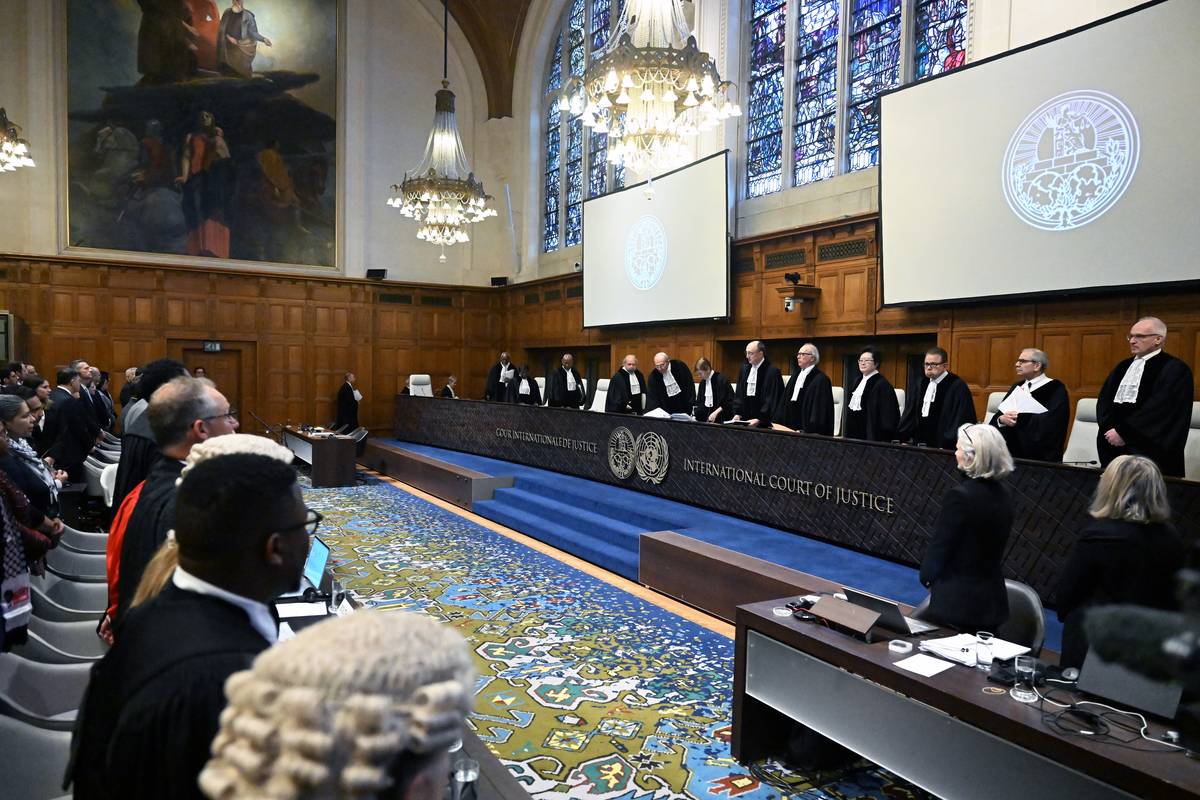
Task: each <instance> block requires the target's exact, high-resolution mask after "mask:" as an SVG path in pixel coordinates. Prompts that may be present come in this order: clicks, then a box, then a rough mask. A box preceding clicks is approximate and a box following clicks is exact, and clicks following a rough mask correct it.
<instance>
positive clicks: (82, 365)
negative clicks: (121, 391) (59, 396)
mask: <svg viewBox="0 0 1200 800" xmlns="http://www.w3.org/2000/svg"><path fill="white" fill-rule="evenodd" d="M68 366H69V367H71V369H74V370H76V371H77V372H78V373H79V391H78V392H77V393H76V396H77V397H78V398H79V401H80V403H81V404H82V405H83V406H84V408H86V409H87V411H88V414H89V415H90V416H91V419H92V420H93V423H94V424H92V425H91V426H89V427H91V428H92V433H93V435H92V441H93V442H94V441H95V440H96V439H97V438H98V437H99V436H100V431H101V430H102V429H103V427H104V420H105V416H106V412H105V411H104V408H103V403H101V402H100V398H98V397H96V391H95V384H96V379H97V378H99V377H100V375H99V373H100V371H99V370H96V371H95V372H93V371H92V370H93V367H92V365H91V364H89V363H88V362H86V361H84V360H83V359H82V358H77V359H75V360H74V361H72V362H71V363H70V364H68Z"/></svg>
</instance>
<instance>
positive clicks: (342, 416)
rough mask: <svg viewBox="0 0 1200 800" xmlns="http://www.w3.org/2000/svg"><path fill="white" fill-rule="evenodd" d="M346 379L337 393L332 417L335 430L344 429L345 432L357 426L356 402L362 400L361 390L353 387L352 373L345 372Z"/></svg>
mask: <svg viewBox="0 0 1200 800" xmlns="http://www.w3.org/2000/svg"><path fill="white" fill-rule="evenodd" d="M345 377H346V380H345V381H344V382H343V383H342V386H341V388H340V389H338V393H337V417H336V418H335V419H334V422H333V427H334V429H335V430H342V429H343V428H345V429H346V432H347V433H349V432H350V431H352V430H354V429H356V428H357V427H358V403H359V401H360V400H362V392H360V391H359V390H358V389H356V388H354V380H355V377H354V373H353V372H347V373H346V376H345Z"/></svg>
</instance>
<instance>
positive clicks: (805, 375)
mask: <svg viewBox="0 0 1200 800" xmlns="http://www.w3.org/2000/svg"><path fill="white" fill-rule="evenodd" d="M815 366H816V364H813V365H812V366H808V367H805V368H804V369H802V370H800V372H799V373H797V374H798V375H799V376H800V377H799V378H797V379H796V386H795V387H794V388H793V389H792V402H795V401H796V397H797V396H798V395H799V394H800V390H801V389H803V388H804V381H806V380H807V379H808V373H810V372H812V371H813V367H815Z"/></svg>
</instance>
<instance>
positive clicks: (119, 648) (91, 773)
mask: <svg viewBox="0 0 1200 800" xmlns="http://www.w3.org/2000/svg"><path fill="white" fill-rule="evenodd" d="M267 646H268V644H267V641H266V640H265V639H264V638H263V637H262V634H260V633H259V632H258V631H257V630H255V629H254V627H253V626H252V625H251V624H250V618H249V616H247V614H246V612H245V610H243V609H241V608H238V607H237V606H235V605H232V604H230V603H227V602H225V601H224V600H221V599H218V598H216V597H210V596H206V595H201V594H197V593H195V592H189V591H184V590H183V589H179V588H177V587H176V586H175V585H174V584H167V586H166V588H164V589H163V591H162V593H161V594H160V595H159V596H158V597H156V598H154V599H153V600H151V601H149V602H147V603H146V604H145V605H142V606H139V607H138V608H135V609H133V610H132V611H131V612H130V613H129V616H128V619H127V620H126V624H125V627H124V629H123V630H122V631H121V637H120V638H119V639H118V640H117V642H116V643H115V644H114V645H113V647H112V649H111V650H110V651H109V652H108V653H107V654H106V655H105V656H104V658H103V659H101V660H100V661H99V662H97V663H96V665H95V666H94V667H92V674H91V682H90V683H89V685H88V689H87V694H86V695H85V696H84V699H83V704H82V706H81V709H80V712H79V717H78V719H77V721H76V724H75V736H74V739H73V741H72V743H71V749H72V757H71V761H72V766H71V774H72V776H73V778H74V781H75V797H76V798H77V800H95V799H96V798H114V799H115V798H121V800H143V798H144V799H145V800H157V798H164V797H170V798H172V800H179V798H197V799H199V798H203V797H204V796H203V795H202V794H201V793H200V788H199V787H198V786H197V784H196V778H197V776H199V774H200V770H201V769H203V767H204V765H205V764H206V763H207V762H208V758H209V752H210V751H209V748H210V747H211V746H212V740H213V737H214V736H216V734H217V729H218V727H219V718H220V714H221V711H222V710H223V709H224V708H225V705H226V699H225V681H226V679H228V678H229V676H230V675H232V674H233V673H235V672H238V671H240V670H244V669H248V668H249V667H250V664H251V662H252V661H253V660H254V657H255V656H256V655H258V654H259V653H261V652H262V651H263V650H266V649H267Z"/></svg>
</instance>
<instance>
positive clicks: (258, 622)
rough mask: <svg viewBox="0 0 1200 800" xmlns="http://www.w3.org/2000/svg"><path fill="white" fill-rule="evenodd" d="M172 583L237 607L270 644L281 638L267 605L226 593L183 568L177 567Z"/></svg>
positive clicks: (186, 590) (179, 587) (187, 590)
mask: <svg viewBox="0 0 1200 800" xmlns="http://www.w3.org/2000/svg"><path fill="white" fill-rule="evenodd" d="M171 582H172V583H174V584H175V588H177V589H183V590H184V591H185V592H195V593H196V594H202V595H207V596H208V597H215V598H217V599H218V600H224V601H225V602H226V603H229V604H230V605H234V606H237V607H238V608H240V609H242V610H243V611H245V612H246V616H248V617H249V618H250V625H251V626H253V628H254V630H256V631H258V632H259V633H261V634H262V637H263V638H264V639H266V640H267V642H269V643H270V644H275V642H276V640H278V638H279V629H278V627H277V626H276V624H275V618H274V617H272V616H271V609H269V608H267V606H266V604H264V603H260V602H258V601H257V600H251V599H250V598H249V597H242V596H241V595H240V594H234V593H233V592H230V591H226V590H225V589H222V588H221V587H220V586H213V585H212V584H211V583H209V582H208V581H205V580H201V579H200V578H197V577H196V576H195V575H192V574H191V573H190V572H188V571H187V570H185V569H184V568H183V567H176V568H175V574H174V575H173V576H171Z"/></svg>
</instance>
